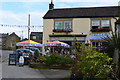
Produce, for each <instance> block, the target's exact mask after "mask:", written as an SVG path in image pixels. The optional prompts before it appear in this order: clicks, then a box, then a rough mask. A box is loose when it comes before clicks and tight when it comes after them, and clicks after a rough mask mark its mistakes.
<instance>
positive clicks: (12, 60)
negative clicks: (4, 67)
mask: <svg viewBox="0 0 120 80" xmlns="http://www.w3.org/2000/svg"><path fill="white" fill-rule="evenodd" d="M9 65H16V54H9Z"/></svg>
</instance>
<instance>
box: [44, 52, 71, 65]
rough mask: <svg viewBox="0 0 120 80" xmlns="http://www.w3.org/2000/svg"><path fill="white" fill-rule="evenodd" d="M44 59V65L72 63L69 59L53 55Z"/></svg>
mask: <svg viewBox="0 0 120 80" xmlns="http://www.w3.org/2000/svg"><path fill="white" fill-rule="evenodd" d="M45 58H46V61H45V64H46V65H66V64H71V63H72V62H73V61H72V59H71V58H69V57H67V56H62V55H60V54H55V53H53V54H51V55H46V56H45Z"/></svg>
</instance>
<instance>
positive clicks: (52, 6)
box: [49, 0, 54, 10]
mask: <svg viewBox="0 0 120 80" xmlns="http://www.w3.org/2000/svg"><path fill="white" fill-rule="evenodd" d="M53 9H54V4H53V0H51V3H50V4H49V10H53Z"/></svg>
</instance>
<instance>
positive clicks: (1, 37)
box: [0, 33, 8, 48]
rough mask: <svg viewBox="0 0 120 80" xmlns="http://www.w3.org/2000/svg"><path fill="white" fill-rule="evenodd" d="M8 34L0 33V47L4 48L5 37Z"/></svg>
mask: <svg viewBox="0 0 120 80" xmlns="http://www.w3.org/2000/svg"><path fill="white" fill-rule="evenodd" d="M7 36H8V33H7V34H5V33H0V47H1V48H2V47H3V48H5V47H6V37H7Z"/></svg>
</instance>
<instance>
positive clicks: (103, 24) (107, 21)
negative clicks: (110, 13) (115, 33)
mask: <svg viewBox="0 0 120 80" xmlns="http://www.w3.org/2000/svg"><path fill="white" fill-rule="evenodd" d="M101 27H110V20H102V21H101Z"/></svg>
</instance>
